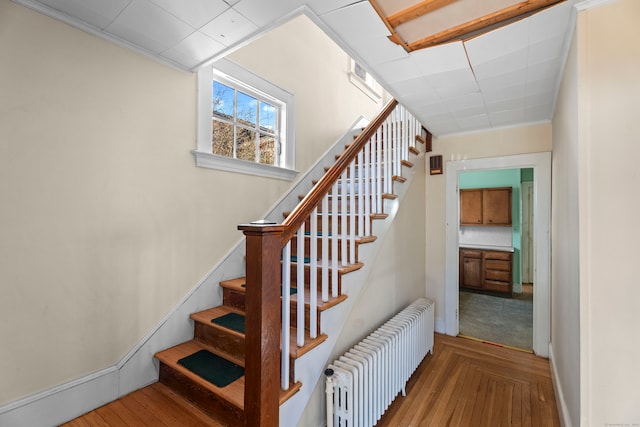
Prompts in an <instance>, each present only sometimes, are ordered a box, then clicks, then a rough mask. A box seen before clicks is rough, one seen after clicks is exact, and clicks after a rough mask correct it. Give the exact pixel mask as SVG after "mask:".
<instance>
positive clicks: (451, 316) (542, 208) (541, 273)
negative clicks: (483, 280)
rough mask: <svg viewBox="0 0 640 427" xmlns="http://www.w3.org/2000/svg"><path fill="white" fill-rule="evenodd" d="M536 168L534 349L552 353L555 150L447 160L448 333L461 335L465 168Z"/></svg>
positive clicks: (534, 171)
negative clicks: (460, 232)
mask: <svg viewBox="0 0 640 427" xmlns="http://www.w3.org/2000/svg"><path fill="white" fill-rule="evenodd" d="M521 168H533V176H534V180H533V211H534V226H533V229H534V237H533V241H534V253H533V280H534V283H535V286H534V288H533V293H534V297H533V351H534V353H536V354H537V355H539V356H543V357H549V342H550V335H551V329H550V325H551V299H550V295H551V153H550V152H543V153H532V154H519V155H514V156H503V157H492V158H485V159H471V160H452V161H448V162H446V164H445V177H446V178H445V179H446V183H445V185H446V197H445V209H446V230H445V234H446V236H445V239H446V240H445V307H444V318H445V319H444V320H445V333H446V334H447V335H453V336H455V335H458V328H459V324H458V320H459V319H458V288H459V287H458V280H459V278H458V275H459V269H458V265H459V264H458V224H459V215H460V213H459V212H460V203H459V200H460V197H459V193H458V182H459V176H460V173H462V172H469V171H477V170H490V169H521Z"/></svg>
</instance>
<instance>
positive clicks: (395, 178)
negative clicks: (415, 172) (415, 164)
mask: <svg viewBox="0 0 640 427" xmlns="http://www.w3.org/2000/svg"><path fill="white" fill-rule="evenodd" d="M392 179H393V180H394V181H398V182H406V181H407V178H405V177H404V176H401V175H394V176H393V178H392Z"/></svg>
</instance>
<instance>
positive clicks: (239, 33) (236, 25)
mask: <svg viewBox="0 0 640 427" xmlns="http://www.w3.org/2000/svg"><path fill="white" fill-rule="evenodd" d="M200 31H202V32H203V33H204V34H206V35H208V36H209V37H211V38H212V39H214V40H215V41H217V42H218V43H220V44H223V45H225V46H231V45H233V44H235V43H238V42H239V41H241V40H243V39H245V38H247V37H249V36H250V35H251V34H253V33H255V32H256V31H258V27H257V26H256V25H255V24H254V23H253V22H251V21H250V20H249V19H247V18H245V17H244V16H242V15H241V14H240V13H238V12H237V11H235V10H234V9H228V10H227V11H225V12H224V13H222V14H221V15H220V16H218V17H217V18H215V19H213V20H212V21H211V22H209V23H208V24H207V25H205V26H204V27H202V28H201V29H200Z"/></svg>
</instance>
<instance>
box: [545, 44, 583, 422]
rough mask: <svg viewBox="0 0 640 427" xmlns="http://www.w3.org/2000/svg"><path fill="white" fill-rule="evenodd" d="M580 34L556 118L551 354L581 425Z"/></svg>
mask: <svg viewBox="0 0 640 427" xmlns="http://www.w3.org/2000/svg"><path fill="white" fill-rule="evenodd" d="M576 40H577V39H576V38H575V37H574V39H573V42H572V44H571V49H570V51H569V55H568V58H567V63H566V65H565V70H564V78H563V79H562V85H561V87H560V91H559V94H558V100H557V103H556V109H555V115H554V118H553V155H552V174H553V183H552V201H551V206H552V211H551V217H552V229H551V236H552V239H551V242H552V246H551V263H552V268H551V283H552V287H551V302H552V307H551V348H552V351H551V358H552V362H553V368H554V371H555V372H554V373H555V375H556V386H557V390H556V391H557V392H556V401H558V402H560V403H561V408H562V410H561V416H563V417H565V420H564V422H565V425H568V426H571V425H573V426H579V425H580V361H581V358H580V262H579V261H580V239H579V224H578V220H577V218H578V217H579V203H578V195H579V187H578V172H579V170H578V169H579V167H578V158H579V151H580V147H579V144H578V62H577V58H578V48H577V43H576Z"/></svg>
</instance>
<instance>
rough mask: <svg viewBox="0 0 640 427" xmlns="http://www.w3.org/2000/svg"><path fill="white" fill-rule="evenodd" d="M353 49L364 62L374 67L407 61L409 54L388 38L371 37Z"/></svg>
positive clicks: (355, 45) (358, 43)
mask: <svg viewBox="0 0 640 427" xmlns="http://www.w3.org/2000/svg"><path fill="white" fill-rule="evenodd" d="M353 49H354V50H355V51H356V52H357V54H358V56H359V57H360V58H362V60H363V61H364V62H365V63H366V64H368V65H370V66H372V65H377V64H382V63H384V62H390V61H395V60H398V59H407V58H408V57H409V54H408V53H407V52H406V51H405V50H404V49H403V48H402V47H401V46H399V45H397V44H395V43H393V42H391V41H390V40H389V39H388V38H387V37H371V38H370V39H367V40H361V41H359V42H357V43H354V44H353Z"/></svg>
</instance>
